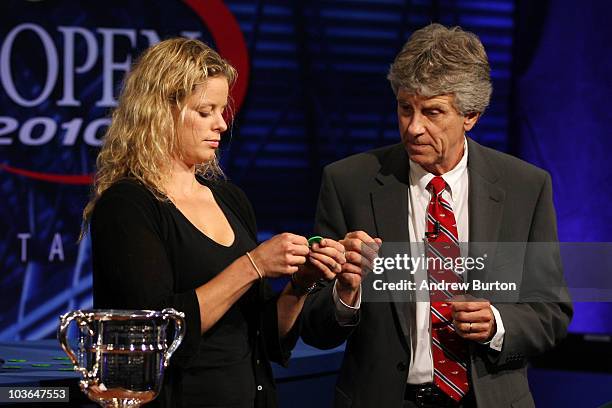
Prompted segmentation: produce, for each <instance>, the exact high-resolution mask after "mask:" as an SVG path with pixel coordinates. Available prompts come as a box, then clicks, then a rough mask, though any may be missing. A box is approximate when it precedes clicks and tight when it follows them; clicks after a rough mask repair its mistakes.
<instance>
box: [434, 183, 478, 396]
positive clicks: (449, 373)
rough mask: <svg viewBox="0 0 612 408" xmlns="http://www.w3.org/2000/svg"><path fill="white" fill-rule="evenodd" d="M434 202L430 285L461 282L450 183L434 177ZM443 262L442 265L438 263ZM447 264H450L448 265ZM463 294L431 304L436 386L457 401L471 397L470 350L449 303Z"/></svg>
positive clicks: (443, 294)
mask: <svg viewBox="0 0 612 408" xmlns="http://www.w3.org/2000/svg"><path fill="white" fill-rule="evenodd" d="M427 187H428V189H430V190H431V200H430V201H429V205H428V206H427V241H428V243H429V244H428V245H427V257H428V258H431V259H429V260H428V281H429V283H430V285H431V284H432V283H443V282H446V283H452V282H461V281H462V280H461V277H460V276H458V275H456V274H455V273H454V272H453V270H452V269H449V268H445V266H448V260H449V258H450V259H452V260H453V261H454V260H455V259H457V258H458V257H459V256H460V255H461V252H460V249H459V240H458V234H457V223H456V221H455V215H454V214H453V209H452V207H451V206H450V204H449V203H448V202H447V201H446V200H445V199H444V198H442V192H443V191H444V189H445V188H446V182H445V181H444V179H443V178H442V177H439V176H436V177H434V178H433V179H432V180H431V181H430V182H429V184H428V186H427ZM438 260H439V261H438ZM443 260H445V261H446V262H444V261H443ZM456 294H459V292H458V291H452V290H433V291H429V299H430V304H431V308H430V311H431V329H432V330H431V337H432V338H431V354H432V357H433V363H434V383H435V384H436V385H437V386H438V387H439V388H440V389H441V390H442V391H444V392H445V393H446V394H447V395H448V396H450V397H451V398H452V399H454V400H455V401H460V400H461V399H462V398H463V396H464V395H465V394H466V393H467V391H468V388H469V385H468V379H467V361H468V347H467V342H466V341H465V340H464V339H463V338H461V337H460V336H459V335H458V334H457V333H456V332H455V329H454V327H453V325H452V316H451V307H450V304H449V303H447V302H445V300H446V299H448V298H451V297H452V296H454V295H456Z"/></svg>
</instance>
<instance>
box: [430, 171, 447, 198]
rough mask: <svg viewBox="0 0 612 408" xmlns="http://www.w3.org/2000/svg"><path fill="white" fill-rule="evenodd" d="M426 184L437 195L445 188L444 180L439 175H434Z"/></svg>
mask: <svg viewBox="0 0 612 408" xmlns="http://www.w3.org/2000/svg"><path fill="white" fill-rule="evenodd" d="M427 186H428V187H430V188H431V189H432V190H433V193H434V194H435V195H439V194H440V193H441V192H442V191H444V189H445V188H446V181H444V179H443V178H442V177H440V176H435V177H434V178H432V179H431V181H430V182H429V184H428V185H427Z"/></svg>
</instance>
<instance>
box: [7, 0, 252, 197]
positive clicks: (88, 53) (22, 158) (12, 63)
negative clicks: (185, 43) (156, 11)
mask: <svg viewBox="0 0 612 408" xmlns="http://www.w3.org/2000/svg"><path fill="white" fill-rule="evenodd" d="M184 3H185V4H186V5H187V6H188V8H189V9H190V10H191V11H192V12H193V13H195V15H196V16H197V18H198V19H199V20H201V21H202V22H203V23H204V26H205V27H206V29H207V30H208V32H209V34H210V35H211V36H212V40H213V42H214V44H211V45H214V46H215V48H216V49H217V51H219V53H220V54H221V55H222V56H223V57H224V58H226V59H228V60H229V61H230V62H231V63H232V64H233V65H234V66H235V67H236V69H237V70H238V72H239V75H238V81H237V83H236V84H235V86H234V88H233V89H232V98H233V101H234V104H235V109H234V110H235V112H238V110H239V109H240V106H241V105H242V102H243V101H244V98H245V95H246V91H247V86H248V80H249V58H248V51H247V47H246V43H245V40H244V36H243V34H242V31H241V30H240V27H239V25H238V22H237V21H236V19H235V17H234V15H233V14H232V13H231V11H230V10H229V9H228V8H227V6H226V5H225V4H224V3H223V2H222V1H221V0H206V1H204V0H184ZM53 31H55V32H53ZM174 35H180V36H183V37H188V38H201V37H202V33H201V32H199V31H193V30H191V31H190V30H182V31H178V32H176V33H174ZM160 39H161V35H160V33H159V32H158V31H157V30H155V29H149V28H135V27H91V26H80V25H56V26H52V27H49V26H43V24H41V23H37V22H21V23H17V24H15V25H14V26H13V27H11V28H10V29H9V30H8V32H7V33H6V35H4V36H3V38H2V39H0V92H1V93H3V94H4V95H1V96H2V98H3V101H4V102H2V104H3V105H4V106H3V109H2V112H0V149H1V150H2V151H4V152H7V153H10V154H8V155H7V154H6V153H5V154H3V156H4V157H3V158H2V159H0V170H4V171H6V172H9V173H13V174H17V175H20V176H23V177H26V178H30V179H34V180H41V181H46V182H51V183H61V184H76V185H87V184H90V183H91V182H92V181H93V175H92V174H90V172H91V169H89V170H87V171H85V172H82V173H80V174H74V173H73V174H70V173H59V172H47V171H44V170H41V169H40V167H45V166H44V163H42V164H41V163H40V162H38V161H37V160H36V157H37V152H40V151H41V149H46V150H55V149H62V151H61V152H60V153H59V154H58V155H57V157H58V158H59V159H60V160H61V159H62V158H65V157H66V155H67V154H68V155H70V154H73V155H78V154H81V152H79V151H77V150H76V149H74V151H72V152H71V151H70V149H71V148H75V147H76V146H77V145H79V146H81V147H82V146H86V147H88V148H91V149H95V148H96V147H98V146H100V145H101V140H100V137H101V136H100V135H102V134H103V132H104V129H105V128H106V127H107V126H108V125H109V121H110V119H109V118H108V112H109V110H110V109H111V108H112V107H114V106H115V105H116V99H115V93H116V84H117V81H118V78H119V79H120V78H121V77H122V76H123V75H124V74H125V72H126V71H127V70H128V69H129V68H130V65H131V63H132V61H133V59H134V57H135V56H136V54H138V53H139V52H140V50H141V49H144V48H146V47H148V46H150V45H152V44H155V43H157V42H159V41H160ZM26 44H27V45H26ZM121 44H122V45H123V47H124V48H127V49H128V51H127V52H126V53H125V54H122V55H119V56H118V55H117V54H118V52H117V50H116V49H117V48H118V45H121ZM137 44H138V48H139V51H136V49H135V48H136V45H137ZM141 45H142V47H141ZM26 54H27V55H30V54H36V55H37V58H38V59H36V61H37V63H32V62H31V61H32V60H30V63H29V64H30V65H35V66H28V61H27V60H25V59H24V58H23V57H22V56H23V55H26ZM24 64H25V68H26V69H25V70H26V71H27V72H28V73H29V72H33V73H36V74H37V75H36V76H35V77H33V78H28V79H27V80H24V75H21V76H20V75H19V74H20V72H19V69H22V68H23V67H24ZM32 76H33V74H32ZM86 76H87V77H89V78H93V80H90V81H89V82H88V83H86V84H84V83H83V78H84V77H86ZM25 77H26V78H27V75H25ZM24 87H25V88H28V90H29V92H26V91H24ZM92 94H96V95H97V96H96V98H95V100H88V101H87V102H86V103H84V102H83V99H86V98H84V97H82V95H92ZM7 104H8V105H12V106H8V109H7V106H6V105H7ZM28 149H31V150H28ZM66 149H67V151H66ZM81 150H82V149H81ZM13 153H16V154H13ZM46 153H48V152H46ZM7 156H8V157H10V160H9V159H8V158H7ZM16 157H17V158H18V159H17V163H13V162H12V161H15V158H16ZM24 162H25V163H26V164H23V163H24Z"/></svg>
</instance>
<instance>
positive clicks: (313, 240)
mask: <svg viewBox="0 0 612 408" xmlns="http://www.w3.org/2000/svg"><path fill="white" fill-rule="evenodd" d="M322 240H323V237H320V236H318V235H315V236H314V237H310V238H308V246H312V244H318V243H320V242H321V241H322Z"/></svg>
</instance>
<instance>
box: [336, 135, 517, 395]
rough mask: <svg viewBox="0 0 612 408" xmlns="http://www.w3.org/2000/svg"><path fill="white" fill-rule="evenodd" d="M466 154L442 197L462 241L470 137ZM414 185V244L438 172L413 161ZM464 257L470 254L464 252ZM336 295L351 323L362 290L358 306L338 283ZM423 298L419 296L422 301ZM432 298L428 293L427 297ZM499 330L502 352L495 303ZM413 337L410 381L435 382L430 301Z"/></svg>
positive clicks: (342, 316)
mask: <svg viewBox="0 0 612 408" xmlns="http://www.w3.org/2000/svg"><path fill="white" fill-rule="evenodd" d="M463 152H464V154H463V157H462V158H461V161H459V163H458V164H457V165H456V166H455V167H454V168H453V169H452V170H451V171H449V172H447V173H444V174H443V175H442V178H443V179H444V181H446V184H447V188H446V190H445V191H444V192H443V193H442V197H443V198H444V199H445V200H446V201H447V202H448V203H449V204H450V206H451V207H452V208H453V213H454V215H455V220H456V222H457V232H458V235H459V237H458V238H459V242H468V241H469V218H468V217H469V212H468V194H469V188H468V187H469V177H468V168H467V161H468V149H467V140H465V142H464V149H463ZM409 178H410V188H409V195H410V197H409V203H410V205H409V208H408V209H407V210H408V222H409V223H410V227H409V228H408V230H409V234H410V242H411V243H419V244H418V245H415V246H414V247H417V246H419V245H420V248H422V245H421V244H420V243H422V242H423V237H425V231H426V220H427V205H428V204H429V200H430V199H431V193H430V192H429V191H428V190H427V185H428V184H429V182H430V181H431V179H432V178H434V175H433V174H431V173H429V172H427V171H426V170H425V169H423V168H422V167H421V166H420V165H418V164H416V163H414V162H413V161H412V160H411V161H410V177H409ZM462 255H463V256H465V255H467V254H463V253H462ZM426 279H427V271H426V270H423V269H421V270H417V271H416V273H415V275H414V281H415V282H416V285H417V287H419V285H420V283H421V281H423V280H426ZM333 298H334V302H335V304H336V318H337V320H338V322H339V323H340V324H341V325H350V324H352V323H353V319H354V316H355V314H356V313H357V310H359V307H360V306H361V291H360V292H359V296H358V299H357V302H356V304H355V306H353V307H351V306H348V305H346V304H345V303H344V302H343V301H342V300H341V299H340V297H339V296H338V294H337V292H336V286H335V285H334V288H333ZM422 299H423V298H422V297H420V296H419V300H422ZM425 299H428V296H427V297H425ZM491 309H492V312H493V315H494V316H495V322H496V325H497V331H496V333H495V335H494V336H493V338H492V339H491V341H489V342H488V343H485V345H487V344H488V346H489V347H490V348H492V349H493V350H497V351H501V349H502V345H503V341H504V334H505V330H504V325H503V323H502V320H501V316H500V314H499V311H498V310H497V309H496V308H495V307H494V306H491ZM409 327H410V331H411V333H410V338H411V340H412V344H411V347H410V350H411V352H412V355H411V359H410V368H409V370H408V378H407V381H408V383H411V384H422V383H430V382H433V359H432V356H431V317H430V305H429V301H428V300H423V301H418V302H416V316H415V318H414V319H410V322H409Z"/></svg>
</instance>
